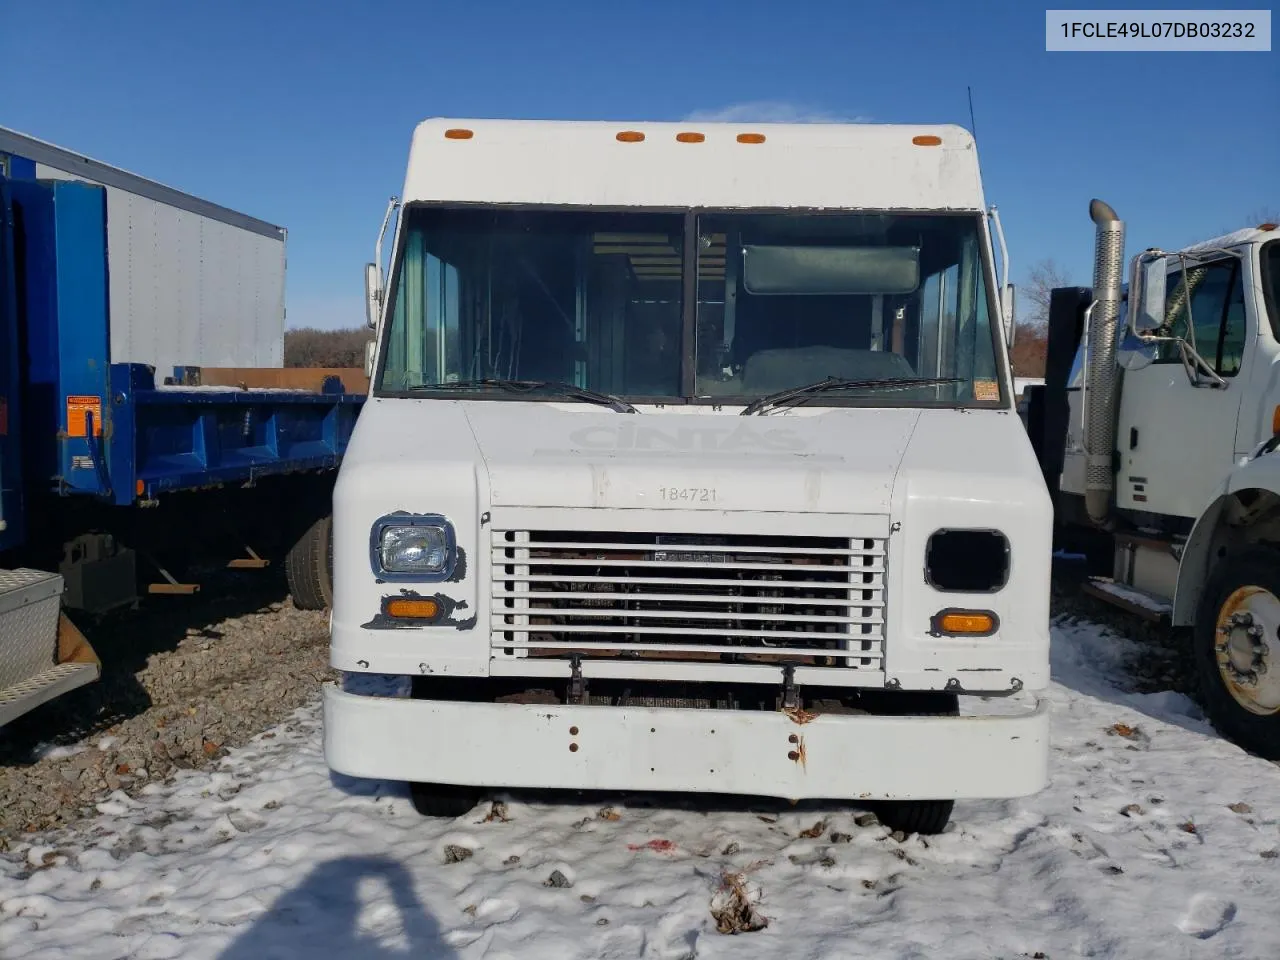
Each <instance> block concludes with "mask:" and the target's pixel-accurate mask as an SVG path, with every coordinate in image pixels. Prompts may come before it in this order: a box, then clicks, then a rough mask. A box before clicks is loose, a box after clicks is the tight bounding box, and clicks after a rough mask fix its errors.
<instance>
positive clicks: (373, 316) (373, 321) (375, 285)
mask: <svg viewBox="0 0 1280 960" xmlns="http://www.w3.org/2000/svg"><path fill="white" fill-rule="evenodd" d="M381 312H382V270H381V268H379V266H378V265H377V264H376V263H366V264H365V265H364V319H365V323H367V324H368V325H369V327H370V329H373V328H375V327H377V326H378V316H379V314H380V313H381Z"/></svg>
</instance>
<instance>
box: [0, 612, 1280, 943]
mask: <svg viewBox="0 0 1280 960" xmlns="http://www.w3.org/2000/svg"><path fill="white" fill-rule="evenodd" d="M1132 653H1133V650H1132V648H1131V647H1130V646H1129V644H1128V642H1127V641H1125V640H1122V639H1120V638H1118V637H1116V636H1114V635H1112V634H1109V633H1107V632H1106V631H1104V630H1102V629H1101V628H1099V627H1096V626H1093V625H1089V624H1073V623H1069V622H1066V621H1060V622H1059V623H1057V624H1056V625H1055V629H1054V651H1053V666H1054V675H1055V683H1054V685H1053V687H1052V690H1051V692H1050V697H1051V699H1052V702H1053V705H1054V720H1053V723H1054V727H1053V743H1054V745H1053V761H1052V776H1053V782H1052V784H1051V786H1050V787H1049V788H1048V789H1047V790H1045V791H1044V792H1043V793H1041V794H1040V795H1038V796H1035V797H1031V798H1028V799H1025V800H1016V801H1009V802H982V803H961V804H958V805H957V807H956V815H955V819H954V823H953V829H952V830H951V831H950V832H948V833H946V834H944V835H942V836H939V837H935V838H932V839H929V840H928V841H927V842H926V841H924V840H922V839H920V838H918V837H910V838H907V839H906V840H905V842H899V841H898V840H897V839H894V838H893V837H890V836H888V831H887V830H886V829H885V828H883V827H880V826H878V825H874V824H870V825H863V826H859V825H858V824H857V822H856V818H858V816H859V811H856V810H851V809H846V808H841V807H839V806H826V807H823V806H811V805H801V806H799V807H795V808H790V807H787V806H786V805H769V804H760V805H753V804H749V803H741V804H735V803H732V802H728V803H719V804H710V803H706V802H698V801H692V802H688V801H679V802H677V801H673V800H672V799H670V798H666V797H663V798H648V799H647V800H646V799H644V798H619V797H615V798H606V799H605V800H604V801H595V802H592V803H589V804H574V803H552V802H547V800H546V798H529V797H519V796H518V797H514V798H504V799H505V801H506V802H505V803H504V804H502V805H501V806H497V807H492V806H491V805H490V804H489V803H486V804H484V805H483V806H480V807H478V808H476V810H474V811H473V812H472V813H471V814H470V815H468V816H465V817H462V818H460V819H459V820H457V821H454V822H440V821H425V820H422V819H420V818H419V817H418V816H417V815H416V814H415V813H414V812H413V810H412V808H411V807H410V805H409V801H408V797H407V795H406V794H405V791H404V790H403V789H402V788H401V787H400V786H399V785H396V784H390V783H368V782H358V781H351V780H347V779H345V778H341V777H334V778H331V777H330V775H329V773H328V771H327V770H326V768H325V766H324V761H323V758H322V756H321V750H320V720H319V709H318V705H317V706H315V707H311V708H307V709H304V710H301V711H299V712H298V713H297V714H296V715H295V716H294V718H293V719H291V720H290V721H288V722H286V723H284V724H282V725H281V726H280V727H278V728H276V729H275V730H273V731H271V732H269V733H267V734H265V735H264V736H262V737H260V738H259V739H258V740H257V741H255V743H254V744H252V745H251V746H249V747H247V748H245V749H242V750H239V751H235V752H233V753H232V754H231V755H230V756H229V757H228V758H227V759H226V760H225V761H224V762H223V763H222V764H221V766H220V768H218V769H216V770H214V771H212V772H203V773H187V774H185V775H182V776H180V777H178V778H177V779H176V780H175V781H174V782H172V783H171V784H168V785H154V786H152V787H149V788H147V789H148V791H149V792H148V793H147V794H146V795H145V796H144V797H143V798H142V799H141V800H140V801H137V800H130V799H129V798H128V797H126V796H124V795H123V794H118V795H117V796H116V797H115V798H114V799H113V800H112V801H110V802H108V803H104V804H102V805H101V806H100V808H99V809H100V815H99V816H98V817H97V818H96V819H95V820H93V821H91V822H89V823H87V824H83V825H81V826H79V827H77V828H75V829H74V830H69V831H64V832H62V833H59V834H56V835H49V836H38V837H33V838H32V839H33V843H32V845H31V846H30V847H28V848H17V847H15V848H12V849H10V850H9V851H8V852H7V853H6V854H4V857H3V858H0V957H4V958H5V960H19V958H26V957H31V958H35V957H39V958H42V960H56V958H81V957H92V958H98V957H101V958H104V960H115V958H125V957H130V958H139V960H144V958H169V957H183V958H220V960H273V958H319V957H343V958H354V960H366V958H367V960H372V958H394V957H410V956H412V957H422V958H459V960H463V958H478V957H485V958H506V957H523V958H535V960H537V958H547V960H552V958H555V960H562V958H564V960H568V958H588V957H601V958H615V957H616V958H623V957H643V958H692V957H699V958H711V957H727V956H733V957H735V958H752V957H760V958H782V957H785V958H820V957H821V958H826V957H831V958H835V957H852V956H858V957H875V958H917V957H918V958H925V957H930V958H932V957H942V956H945V957H947V958H949V960H961V958H983V960H992V958H1034V957H1047V958H1052V960H1062V958H1067V957H1082V956H1087V957H1108V958H1119V957H1134V958H1157V957H1158V958H1161V960H1175V958H1215V960H1217V958H1248V960H1274V958H1276V957H1278V956H1280V768H1277V766H1276V765H1274V764H1271V763H1267V762H1264V761H1261V760H1258V759H1256V758H1253V757H1250V756H1248V755H1246V754H1244V753H1243V752H1241V751H1240V750H1238V749H1237V748H1235V747H1233V746H1231V745H1230V744H1228V743H1226V742H1224V741H1223V740H1221V739H1220V738H1218V737H1217V736H1216V735H1215V734H1214V733H1213V732H1212V730H1210V729H1209V728H1208V726H1207V725H1206V724H1205V723H1204V722H1203V721H1202V720H1201V719H1200V716H1199V713H1198V711H1197V710H1196V708H1195V707H1194V706H1193V705H1192V704H1191V702H1190V701H1188V700H1187V699H1185V698H1184V697H1182V696H1180V695H1177V694H1173V693H1161V694H1148V695H1141V694H1134V693H1129V692H1125V690H1124V686H1125V671H1124V667H1123V664H1124V660H1125V658H1126V657H1127V656H1129V655H1132ZM908 761H909V758H904V762H908ZM491 814H496V815H491ZM863 821H864V824H865V822H866V818H865V817H864V818H863ZM448 861H453V862H448ZM733 889H738V890H744V891H745V892H746V893H747V895H748V896H749V897H750V898H753V899H758V903H757V906H756V909H757V910H758V913H759V914H760V915H762V916H763V917H764V918H767V920H768V925H767V927H765V928H764V929H761V930H759V931H757V932H750V933H740V934H738V935H736V936H726V935H723V934H720V933H718V932H717V931H716V921H715V920H714V919H713V918H712V914H711V907H712V905H713V903H714V904H715V905H716V906H720V905H721V904H722V903H723V902H724V900H725V899H726V897H727V896H728V895H729V894H728V893H727V892H726V891H728V890H733Z"/></svg>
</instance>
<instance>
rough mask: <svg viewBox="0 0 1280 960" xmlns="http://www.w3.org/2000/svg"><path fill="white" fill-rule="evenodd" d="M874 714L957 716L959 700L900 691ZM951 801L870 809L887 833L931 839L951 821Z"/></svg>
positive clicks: (889, 802)
mask: <svg viewBox="0 0 1280 960" xmlns="http://www.w3.org/2000/svg"><path fill="white" fill-rule="evenodd" d="M875 712H876V713H878V714H881V715H888V716H914V717H957V716H959V715H960V701H959V699H958V698H957V697H956V695H955V694H954V693H932V692H915V691H903V692H902V693H893V694H886V695H885V696H884V697H883V698H882V700H880V701H878V702H877V703H876V710H875ZM955 805H956V802H955V801H954V800H887V801H885V802H883V803H878V804H876V805H875V807H874V808H873V809H874V811H875V814H876V816H877V817H878V818H879V819H880V822H881V823H882V824H884V825H885V826H886V827H888V828H889V829H890V830H901V831H902V832H903V833H905V834H912V833H920V834H924V835H926V836H932V835H933V834H935V833H941V832H942V831H943V830H945V829H946V827H947V824H948V823H949V822H950V821H951V812H952V810H953V809H954V808H955Z"/></svg>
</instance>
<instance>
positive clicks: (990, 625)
mask: <svg viewBox="0 0 1280 960" xmlns="http://www.w3.org/2000/svg"><path fill="white" fill-rule="evenodd" d="M934 625H935V626H934V629H935V632H937V633H943V634H952V635H955V634H968V635H971V636H972V635H974V634H988V633H995V632H996V618H995V614H991V613H987V612H986V611H984V610H947V611H944V612H942V613H940V614H938V616H936V617H935V618H934Z"/></svg>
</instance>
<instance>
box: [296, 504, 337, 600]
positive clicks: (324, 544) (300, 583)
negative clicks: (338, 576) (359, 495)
mask: <svg viewBox="0 0 1280 960" xmlns="http://www.w3.org/2000/svg"><path fill="white" fill-rule="evenodd" d="M331 528H332V518H331V517H327V516H325V517H321V518H320V519H319V520H316V521H315V522H314V523H313V524H311V526H309V527H308V528H307V529H306V532H305V533H303V534H302V536H300V537H299V538H298V540H297V542H296V543H294V545H293V546H292V547H290V548H289V554H288V556H286V557H285V565H284V569H285V577H286V579H287V580H288V581H289V593H290V595H291V596H292V597H293V605H294V606H295V607H297V608H298V609H299V610H326V609H328V607H329V604H330V603H331V602H332V600H333V539H332V536H331Z"/></svg>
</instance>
